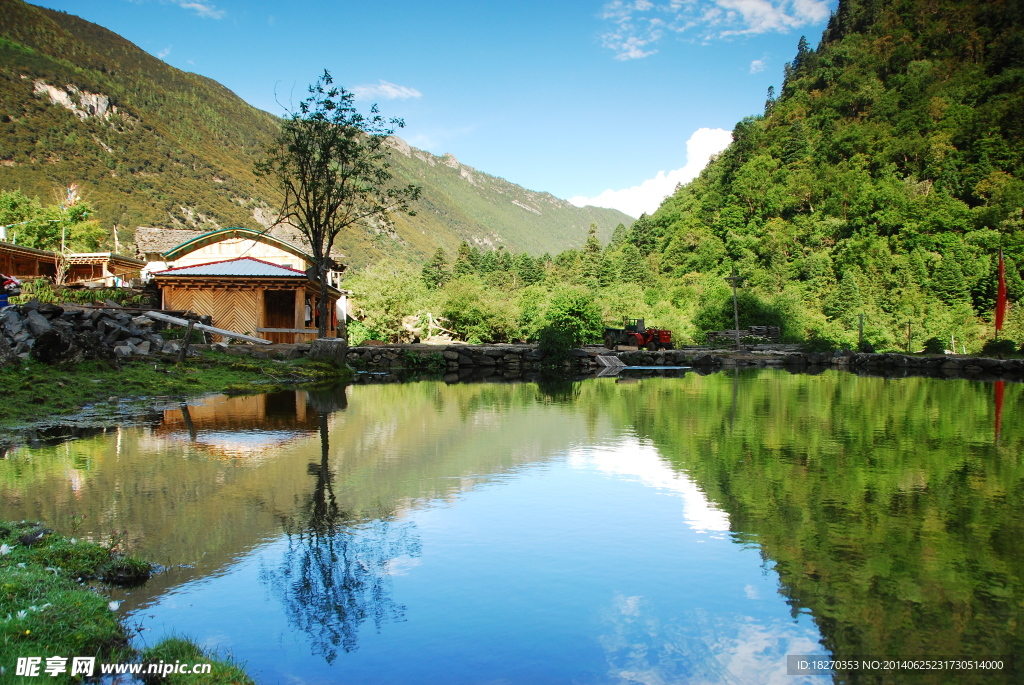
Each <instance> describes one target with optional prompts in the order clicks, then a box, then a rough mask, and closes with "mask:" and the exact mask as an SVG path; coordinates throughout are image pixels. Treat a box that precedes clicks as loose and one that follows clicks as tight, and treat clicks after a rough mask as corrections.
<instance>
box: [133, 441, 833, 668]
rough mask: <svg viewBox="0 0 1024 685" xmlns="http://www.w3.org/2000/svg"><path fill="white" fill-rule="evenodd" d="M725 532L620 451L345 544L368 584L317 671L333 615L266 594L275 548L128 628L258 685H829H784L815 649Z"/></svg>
mask: <svg viewBox="0 0 1024 685" xmlns="http://www.w3.org/2000/svg"><path fill="white" fill-rule="evenodd" d="M335 489H336V491H342V490H343V489H344V483H343V482H337V483H335ZM665 495H668V496H665ZM680 500H681V501H680ZM680 509H682V517H681V516H680V513H681V512H680ZM728 528H729V520H728V517H727V515H726V514H725V513H724V512H722V511H719V510H718V509H717V508H716V507H715V506H714V505H713V504H712V503H709V502H708V501H707V500H706V498H705V497H704V496H703V494H702V493H701V492H700V490H699V489H698V488H697V487H696V486H695V485H694V484H693V482H692V481H691V480H690V479H689V478H687V477H686V476H685V475H683V474H678V473H675V472H673V471H672V470H671V469H669V468H668V467H667V466H666V465H665V464H664V462H662V461H661V460H660V459H659V458H658V455H657V453H656V451H654V450H653V449H652V448H650V447H645V446H642V445H640V444H639V443H638V442H636V441H624V442H621V443H619V444H617V445H615V446H613V447H607V446H602V447H595V448H579V449H575V450H573V451H572V452H570V453H568V454H566V455H565V458H563V459H557V458H556V459H555V460H552V461H548V462H543V463H537V464H535V465H533V466H527V467H523V468H521V469H520V470H518V471H516V472H515V473H512V474H505V475H502V476H498V477H497V478H496V479H495V480H492V481H491V482H489V483H486V484H482V485H478V486H476V487H475V488H473V489H471V490H469V491H467V492H465V493H462V494H461V495H458V496H457V497H455V498H453V499H451V500H448V501H444V502H441V501H435V502H433V503H432V504H428V505H426V506H422V507H419V508H413V509H410V510H408V511H407V512H405V514H404V515H403V519H402V520H401V521H400V522H396V526H393V527H391V529H390V530H391V531H392V532H390V533H387V532H386V530H387V527H384V526H374V525H370V526H360V527H359V528H358V529H355V530H354V531H353V535H354V536H355V538H357V539H356V540H354V541H353V544H352V545H351V548H352V549H358V550H359V552H358V558H356V559H355V561H354V563H356V564H357V566H358V568H360V569H362V570H363V571H364V572H365V571H366V570H367V569H373V572H374V573H376V574H377V575H378V578H379V583H377V585H376V589H375V590H374V592H373V593H368V594H365V595H364V596H363V600H361V601H364V600H365V601H369V602H370V605H369V606H362V609H361V610H363V611H365V612H366V616H367V618H366V619H365V620H362V621H361V622H356V623H358V625H357V626H356V631H355V632H356V633H357V635H356V638H355V641H354V647H353V648H351V649H348V650H346V649H338V650H336V651H335V654H336V655H335V656H334V657H333V658H332V659H331V660H330V661H328V659H326V658H325V657H324V656H323V654H324V653H325V650H324V649H323V644H322V640H323V635H324V633H325V631H324V628H330V627H331V626H330V625H328V624H329V623H330V617H325V616H324V615H323V610H324V607H325V606H333V605H332V604H331V603H330V602H324V601H322V600H323V599H324V598H316V597H314V598H309V599H310V600H311V601H309V602H308V607H309V609H308V610H305V613H304V610H303V609H302V606H301V605H297V604H296V603H295V602H294V601H291V602H290V603H289V602H288V601H286V595H285V594H282V591H281V589H280V588H281V583H280V582H277V584H276V585H275V583H269V582H267V578H268V577H270V575H273V574H276V575H274V577H276V578H279V579H280V578H284V577H285V576H284V575H282V571H283V569H285V566H286V564H287V563H289V562H287V559H286V555H287V554H289V553H291V554H292V555H293V556H292V560H293V561H294V560H295V559H297V558H300V557H301V554H299V556H298V557H296V556H295V554H296V551H298V552H300V553H301V551H302V550H301V549H299V550H297V549H296V547H295V545H294V541H293V544H292V546H291V547H289V544H288V542H287V541H286V540H285V539H283V538H282V539H277V540H274V541H270V542H268V543H266V544H265V545H263V546H261V547H259V548H257V549H256V550H254V551H253V552H252V553H250V554H248V555H247V556H245V557H243V558H241V559H239V560H238V561H237V562H236V563H235V564H233V565H232V566H231V567H229V568H227V569H224V571H223V572H222V573H220V574H218V575H217V576H214V577H208V578H205V579H202V580H198V581H193V582H191V583H188V584H186V585H184V586H181V587H179V588H177V589H175V590H173V591H171V592H170V593H168V594H167V595H165V596H163V597H161V598H158V599H157V600H155V601H154V602H153V603H151V604H150V605H149V606H146V607H143V608H142V609H140V610H139V611H137V612H135V614H134V618H137V619H141V620H142V621H143V624H144V626H145V627H147V628H150V629H152V630H151V631H147V632H146V633H144V635H145V639H146V641H147V642H150V643H151V642H153V641H154V640H156V639H157V638H158V636H159V634H160V633H161V632H162V631H163V630H173V628H172V627H173V626H177V627H179V628H180V627H181V626H186V627H187V629H188V630H189V631H190V632H191V633H192V634H193V635H194V637H196V638H197V639H198V640H199V641H200V642H207V643H209V644H215V645H217V646H218V647H220V648H222V649H226V650H229V651H230V652H231V653H232V654H233V655H234V656H235V658H237V659H239V660H241V661H244V662H247V664H248V669H249V671H250V672H251V673H254V674H255V675H256V677H257V680H258V681H260V682H267V683H277V682H282V683H297V684H298V683H304V684H309V685H312V684H314V683H396V684H401V683H444V684H445V685H455V684H459V683H467V684H468V683H482V682H501V683H529V684H531V685H533V684H537V683H615V684H620V685H625V684H630V683H638V684H641V685H662V684H669V683H709V684H710V683H730V684H731V683H786V684H787V685H797V684H803V683H811V682H813V683H827V682H830V679H829V678H827V677H817V678H814V677H795V676H787V675H786V655H787V654H814V653H818V654H822V653H823V651H822V649H821V647H820V645H819V644H818V640H819V639H820V635H819V633H818V631H817V629H816V627H815V626H814V624H813V623H812V621H811V620H810V618H809V617H808V616H806V615H803V614H801V615H798V616H797V617H796V618H793V617H792V616H791V615H790V612H789V608H788V606H787V605H786V603H785V601H784V600H783V598H782V597H781V596H780V595H779V594H778V592H777V589H778V577H777V575H776V574H775V572H774V571H772V570H770V569H769V568H768V567H767V566H766V565H765V564H764V563H763V561H762V559H761V557H760V553H759V550H758V549H757V548H756V547H754V546H751V545H739V544H736V543H735V542H733V541H732V540H731V539H730V536H728V535H726V533H727V531H728ZM399 529H401V530H403V531H405V532H404V533H402V535H406V536H410V537H408V539H406V540H405V541H404V542H403V543H402V544H401V545H398V544H396V538H395V532H394V531H396V530H399ZM410 548H414V549H415V550H416V553H415V554H410V553H408V551H407V550H408V549H410ZM289 550H290V552H289ZM402 550H406V551H402ZM367 598H368V599H367ZM327 599H330V598H327ZM378 602H379V605H375V603H378ZM396 607H397V608H398V609H400V611H398V612H392V614H391V615H392V616H395V617H396V618H391V619H388V620H385V621H382V622H376V623H375V621H374V620H373V616H374V615H375V612H376V614H377V615H382V613H386V612H388V611H391V610H392V609H395V608H396ZM296 611H298V614H296ZM318 612H319V613H318Z"/></svg>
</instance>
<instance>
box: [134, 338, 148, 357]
mask: <svg viewBox="0 0 1024 685" xmlns="http://www.w3.org/2000/svg"><path fill="white" fill-rule="evenodd" d="M135 354H149V341H148V340H143V341H142V342H140V343H139V344H138V345H136V346H135Z"/></svg>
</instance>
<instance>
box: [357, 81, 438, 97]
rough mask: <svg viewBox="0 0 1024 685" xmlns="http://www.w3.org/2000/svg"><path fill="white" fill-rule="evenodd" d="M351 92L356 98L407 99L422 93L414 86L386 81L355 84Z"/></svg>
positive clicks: (419, 95)
mask: <svg viewBox="0 0 1024 685" xmlns="http://www.w3.org/2000/svg"><path fill="white" fill-rule="evenodd" d="M352 94H353V95H355V96H356V100H372V99H374V98H383V99H385V100H407V99H409V98H418V97H421V96H422V95H423V93H421V92H420V91H418V90H416V89H415V88H410V87H409V86H399V85H397V84H394V83H388V82H387V81H381V82H380V83H379V84H377V85H363V86H355V87H353V88H352Z"/></svg>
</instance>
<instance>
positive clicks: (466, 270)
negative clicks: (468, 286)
mask: <svg viewBox="0 0 1024 685" xmlns="http://www.w3.org/2000/svg"><path fill="white" fill-rule="evenodd" d="M471 257H472V252H471V250H470V248H469V243H467V242H466V241H465V240H463V241H462V242H461V243H460V244H459V251H458V254H456V256H455V265H454V266H453V267H452V272H453V273H454V274H455V276H456V277H461V276H468V275H469V274H471V273H473V272H474V271H475V270H476V269H474V268H473V261H472V259H471Z"/></svg>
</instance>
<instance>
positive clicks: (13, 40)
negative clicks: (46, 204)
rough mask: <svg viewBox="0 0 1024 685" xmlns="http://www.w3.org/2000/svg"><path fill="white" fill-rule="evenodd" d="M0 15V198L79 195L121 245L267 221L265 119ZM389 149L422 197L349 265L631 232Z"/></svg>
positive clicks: (344, 239)
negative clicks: (167, 231)
mask: <svg viewBox="0 0 1024 685" xmlns="http://www.w3.org/2000/svg"><path fill="white" fill-rule="evenodd" d="M0 15H2V16H3V17H4V22H3V24H2V26H0V136H2V140H3V144H2V148H0V189H3V190H10V189H16V188H20V189H22V190H23V191H24V192H26V193H27V194H30V195H36V196H39V197H40V198H41V199H43V200H44V201H50V200H51V199H52V194H53V190H54V189H55V188H57V187H59V186H62V185H66V184H68V183H73V182H77V183H80V184H81V185H82V186H83V188H84V190H85V192H86V197H87V199H89V200H90V201H92V202H93V204H94V205H95V207H96V210H97V212H98V215H99V217H98V218H99V219H100V220H101V221H102V222H103V223H104V225H106V226H113V225H114V224H117V225H118V227H119V228H118V232H119V237H120V239H121V240H122V241H127V240H128V239H130V237H131V235H130V234H131V233H132V232H133V231H134V230H135V228H136V227H138V226H149V227H165V228H177V229H193V230H213V229H216V228H225V227H228V226H249V227H252V228H258V227H260V226H266V225H269V223H271V222H272V220H273V212H272V207H273V205H274V199H275V198H274V196H273V193H272V191H271V190H270V189H269V188H267V187H265V186H262V185H260V182H259V181H258V180H257V179H256V178H255V176H254V175H253V173H252V167H253V163H254V162H255V160H256V159H257V158H258V157H259V156H260V155H261V153H262V151H263V150H264V149H265V148H266V146H267V145H268V144H269V143H270V141H271V140H272V138H273V135H274V133H275V130H276V126H277V117H275V116H274V115H272V114H269V113H267V112H264V111H262V110H259V109H256V108H254V107H252V106H250V105H248V104H247V103H245V102H244V101H242V100H241V99H240V98H239V97H238V96H236V95H235V94H234V93H232V92H231V91H230V90H228V89H227V88H225V87H224V86H223V85H221V84H219V83H217V82H215V81H212V80H210V79H208V78H205V77H203V76H199V75H197V74H192V73H188V72H183V71H181V70H179V69H175V68H174V67H171V66H169V65H167V64H165V63H164V62H162V61H161V60H159V59H157V58H156V57H153V56H152V55H150V54H148V53H146V52H145V51H143V50H141V49H140V48H138V47H137V46H136V45H134V44H132V43H131V42H129V41H127V40H125V39H124V38H122V37H121V36H118V35H117V34H115V33H113V32H111V31H108V30H107V29H105V28H103V27H101V26H98V25H96V24H92V23H90V22H88V21H85V20H83V19H80V18H79V17H76V16H74V15H70V14H66V13H63V12H57V11H53V10H49V9H45V8H42V7H37V6H34V5H29V4H27V3H25V2H23V1H22V0H0ZM314 76H315V75H310V78H313V77H314ZM393 148H394V152H393V155H392V158H393V165H394V171H395V175H396V177H397V178H398V179H399V180H400V181H401V182H403V183H416V184H418V185H421V186H422V187H423V198H422V200H421V201H420V202H419V203H418V206H417V207H416V209H417V216H415V217H406V216H398V217H396V221H395V231H394V233H389V232H384V231H374V230H368V229H363V228H359V229H354V230H352V231H349V232H347V233H345V234H344V235H343V236H341V240H340V243H341V244H340V245H339V246H338V247H339V248H340V250H341V251H342V252H343V253H345V254H346V255H347V256H348V258H349V260H350V261H351V263H353V264H354V265H357V266H358V265H361V264H366V263H368V262H370V261H373V260H375V259H377V258H379V257H381V256H385V255H391V256H396V257H399V258H403V259H408V260H412V261H422V260H424V259H425V258H426V257H428V256H429V255H430V254H432V253H433V252H434V251H435V250H436V249H437V248H438V247H443V248H445V249H446V250H448V251H449V253H451V254H454V251H455V249H456V248H457V246H458V244H459V243H460V242H461V241H463V240H466V241H469V242H470V243H471V244H474V245H478V246H480V247H481V248H488V247H498V246H501V245H504V246H505V247H506V248H508V249H511V250H514V251H516V252H529V253H531V254H534V255H538V254H541V253H544V252H550V253H556V252H559V251H561V250H563V249H566V248H570V247H580V246H582V245H583V243H584V242H585V241H586V236H587V229H588V227H589V225H590V223H591V222H594V223H596V224H597V225H598V227H599V231H598V234H599V236H600V237H601V238H602V239H603V240H608V239H609V238H610V236H611V233H612V231H613V230H614V228H615V226H616V225H617V224H619V223H624V224H626V225H629V224H630V223H631V222H632V219H631V218H630V217H628V216H626V215H625V214H623V213H621V212H619V211H617V210H612V209H602V208H597V207H583V208H578V207H575V206H573V205H571V204H569V203H568V202H566V201H564V200H560V199H558V198H555V197H554V196H553V195H550V194H549V193H542V192H534V191H529V190H526V189H525V188H522V187H520V186H517V185H515V184H513V183H509V182H508V181H505V180H503V179H501V178H497V177H495V176H491V175H489V174H486V173H484V172H481V171H479V170H477V169H474V168H472V167H468V166H465V165H462V164H460V163H459V162H458V161H457V160H456V159H455V157H454V156H452V155H445V156H443V157H437V156H436V155H433V154H431V153H429V152H425V151H422V150H418V149H416V148H414V147H411V146H409V145H408V144H407V143H406V142H405V141H403V140H401V139H395V140H394V144H393ZM264 200H266V201H264ZM268 203H269V204H268Z"/></svg>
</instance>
